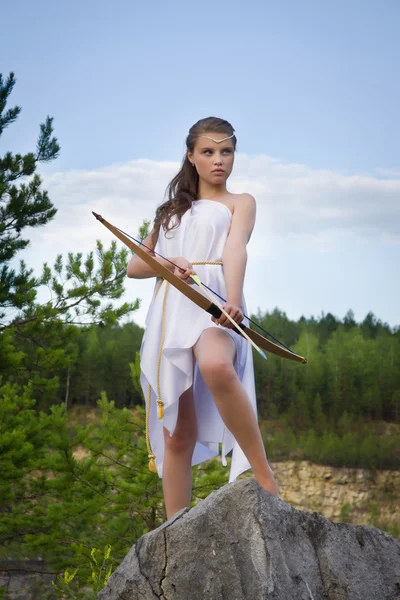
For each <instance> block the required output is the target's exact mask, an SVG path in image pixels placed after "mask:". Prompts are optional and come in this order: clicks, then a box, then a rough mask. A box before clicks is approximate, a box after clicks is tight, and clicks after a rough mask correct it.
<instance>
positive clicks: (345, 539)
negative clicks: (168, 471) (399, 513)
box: [97, 479, 400, 600]
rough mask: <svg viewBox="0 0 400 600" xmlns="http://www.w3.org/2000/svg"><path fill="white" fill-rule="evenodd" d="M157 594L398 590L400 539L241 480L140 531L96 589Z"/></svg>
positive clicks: (220, 599)
mask: <svg viewBox="0 0 400 600" xmlns="http://www.w3.org/2000/svg"><path fill="white" fill-rule="evenodd" d="M156 598H158V599H161V600H225V599H226V600H243V599H246V600H259V599H260V600H261V599H264V598H265V599H271V600H272V599H274V600H400V543H399V542H398V541H397V540H395V539H394V538H392V537H390V536H389V535H387V534H385V533H383V532H382V531H380V530H379V529H375V528H373V527H365V526H355V525H345V524H341V523H332V522H331V521H329V520H328V519H325V518H323V517H321V516H320V515H318V514H315V513H307V512H303V511H299V510H295V509H294V508H292V507H291V506H289V505H288V504H285V502H283V501H282V500H280V499H279V498H276V497H275V496H273V495H272V494H270V493H269V492H266V491H265V490H263V489H262V488H261V487H260V486H259V485H258V484H257V482H256V481H255V480H254V479H246V480H241V481H238V482H236V483H233V484H231V485H227V486H225V487H224V488H222V489H220V490H218V491H216V492H213V493H212V494H210V496H209V497H208V498H207V499H206V500H204V501H203V502H201V503H200V504H199V505H197V506H196V507H195V508H193V509H192V510H190V511H187V510H183V511H181V512H180V513H177V515H175V516H174V517H173V518H172V519H170V520H169V521H168V522H167V523H165V524H164V525H162V526H161V527H159V528H158V529H157V530H155V531H152V532H151V533H148V534H147V535H145V536H143V537H142V538H141V539H140V540H139V541H138V543H137V544H136V545H135V546H133V547H132V548H131V550H130V552H129V553H128V554H127V556H126V558H125V559H124V561H123V562H122V563H121V565H120V566H119V567H118V569H116V571H115V572H114V573H113V575H112V576H111V577H110V579H109V582H108V585H107V587H106V588H104V589H103V590H102V591H101V592H100V594H99V595H98V596H97V600H154V599H156Z"/></svg>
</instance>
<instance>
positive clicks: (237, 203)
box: [231, 192, 256, 212]
mask: <svg viewBox="0 0 400 600" xmlns="http://www.w3.org/2000/svg"><path fill="white" fill-rule="evenodd" d="M231 202H232V204H231V210H232V212H234V211H235V210H236V209H239V210H243V209H245V210H249V209H252V208H253V209H255V206H256V199H255V198H254V196H252V195H251V194H248V193H247V192H243V193H242V194H232V195H231Z"/></svg>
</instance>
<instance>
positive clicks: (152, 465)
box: [146, 260, 222, 473]
mask: <svg viewBox="0 0 400 600" xmlns="http://www.w3.org/2000/svg"><path fill="white" fill-rule="evenodd" d="M191 264H192V265H219V266H222V262H221V261H218V260H215V261H209V260H201V261H196V262H192V263H191ZM164 281H165V280H164V279H160V281H159V282H158V284H157V287H156V291H155V293H154V298H156V296H157V294H158V292H159V291H160V288H161V286H162V284H163V283H164ZM169 286H170V284H169V282H168V281H165V290H164V298H163V302H162V312H161V340H160V349H159V351H158V360H157V407H158V408H157V417H158V418H159V419H162V418H163V417H164V402H163V401H162V399H161V384H160V373H161V358H162V352H163V348H164V339H165V307H166V305H167V296H168V289H169ZM150 402H151V385H150V384H148V387H147V406H146V446H147V452H148V457H149V469H150V471H152V472H153V473H157V467H156V463H155V458H156V456H155V454H153V452H152V451H151V446H150V438H149V422H150Z"/></svg>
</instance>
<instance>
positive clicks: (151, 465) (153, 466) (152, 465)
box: [149, 454, 157, 473]
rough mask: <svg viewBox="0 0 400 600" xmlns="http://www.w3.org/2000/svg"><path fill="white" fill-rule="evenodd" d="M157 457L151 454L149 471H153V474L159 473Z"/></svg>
mask: <svg viewBox="0 0 400 600" xmlns="http://www.w3.org/2000/svg"><path fill="white" fill-rule="evenodd" d="M155 457H156V456H155V454H149V459H150V460H149V471H151V472H152V473H157V467H156V463H155V460H154V459H155Z"/></svg>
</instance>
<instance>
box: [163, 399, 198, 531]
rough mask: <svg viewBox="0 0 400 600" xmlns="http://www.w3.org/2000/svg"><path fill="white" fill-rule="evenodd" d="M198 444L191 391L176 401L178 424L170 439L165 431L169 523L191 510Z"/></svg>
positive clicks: (166, 490)
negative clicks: (193, 469) (193, 459)
mask: <svg viewBox="0 0 400 600" xmlns="http://www.w3.org/2000/svg"><path fill="white" fill-rule="evenodd" d="M196 440H197V420H196V412H195V408H194V401H193V389H192V388H190V389H188V390H186V392H184V393H183V394H182V396H181V397H180V399H179V412H178V421H177V424H176V428H175V431H174V434H173V436H172V437H171V436H170V434H169V431H168V430H167V429H165V428H164V443H165V450H164V464H163V479H162V482H163V490H164V502H165V510H166V512H167V518H168V519H170V518H171V517H172V516H173V515H174V514H175V513H176V512H177V511H178V510H180V509H181V508H185V507H186V506H190V499H191V496H192V455H193V450H194V447H195V445H196Z"/></svg>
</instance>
